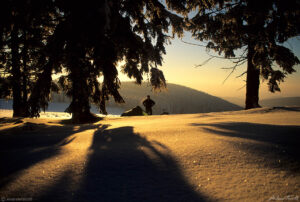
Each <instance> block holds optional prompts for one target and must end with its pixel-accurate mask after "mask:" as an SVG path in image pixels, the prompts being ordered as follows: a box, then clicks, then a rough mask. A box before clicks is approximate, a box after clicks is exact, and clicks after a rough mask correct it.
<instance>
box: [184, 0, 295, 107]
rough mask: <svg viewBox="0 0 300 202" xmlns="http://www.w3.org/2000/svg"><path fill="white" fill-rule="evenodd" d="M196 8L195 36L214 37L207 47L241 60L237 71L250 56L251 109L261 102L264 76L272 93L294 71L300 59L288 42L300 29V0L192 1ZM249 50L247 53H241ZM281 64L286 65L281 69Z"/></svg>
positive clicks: (248, 98) (190, 7)
mask: <svg viewBox="0 0 300 202" xmlns="http://www.w3.org/2000/svg"><path fill="white" fill-rule="evenodd" d="M186 8H187V9H188V10H189V11H191V10H196V15H195V16H194V17H192V18H191V19H190V21H189V23H190V25H188V29H189V30H190V31H191V32H192V34H193V36H194V37H195V39H197V40H200V41H209V43H208V44H207V46H206V47H207V48H208V49H210V50H214V51H216V52H218V53H219V54H220V55H221V54H223V55H224V57H225V58H235V59H237V61H236V64H237V65H235V66H234V67H233V70H234V69H235V68H236V67H237V66H238V65H239V64H241V63H242V62H243V61H244V60H246V61H247V71H246V73H247V81H246V107H245V108H246V109H250V108H255V107H259V85H260V77H262V78H263V79H265V80H268V85H269V90H270V91H271V92H275V91H280V88H279V83H280V82H283V81H284V78H285V77H286V76H287V75H288V74H291V73H293V72H295V70H294V68H293V67H294V66H295V65H296V64H299V63H300V62H299V59H298V58H297V57H296V56H295V55H294V54H293V53H292V52H291V50H289V49H288V48H287V47H285V46H284V45H283V43H284V42H286V41H287V40H288V39H290V38H292V37H295V36H299V33H300V3H299V1H297V0H291V1H283V0H276V1H275V0H267V1H258V0H234V1H232V0H230V1H226V0H225V1H224V0H214V1H210V0H202V1H189V2H188V4H187V6H186ZM236 50H244V51H245V54H246V55H245V57H244V55H242V56H241V57H240V56H239V55H236V52H235V51H236ZM278 67H280V68H281V69H279V68H278Z"/></svg>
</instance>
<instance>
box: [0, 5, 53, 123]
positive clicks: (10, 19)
mask: <svg viewBox="0 0 300 202" xmlns="http://www.w3.org/2000/svg"><path fill="white" fill-rule="evenodd" d="M49 3H50V4H49ZM50 6H51V1H43V2H40V1H3V2H1V6H0V7H1V9H0V34H1V35H0V37H1V38H0V71H1V72H0V75H1V80H0V92H1V93H0V96H1V98H3V97H12V98H13V116H14V117H20V116H22V117H27V116H29V104H28V97H29V95H30V93H31V89H32V87H33V85H34V83H35V81H36V79H37V76H38V73H39V72H40V71H42V69H43V64H42V63H41V62H39V59H40V58H42V56H43V55H44V54H43V52H42V50H43V48H44V46H45V43H46V42H45V40H46V39H47V36H48V35H49V34H50V30H51V29H52V28H53V27H54V23H53V22H52V17H51V7H50Z"/></svg>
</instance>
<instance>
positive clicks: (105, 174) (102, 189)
mask: <svg viewBox="0 0 300 202" xmlns="http://www.w3.org/2000/svg"><path fill="white" fill-rule="evenodd" d="M90 152H91V153H90V155H89V157H88V161H87V166H86V170H85V171H84V173H83V174H82V175H83V178H82V181H81V184H80V185H79V188H78V190H77V191H75V194H74V195H73V196H71V193H70V192H68V191H62V192H64V193H65V194H64V195H61V194H58V190H57V187H60V191H61V190H62V189H65V190H68V185H67V184H66V183H67V182H68V181H69V180H68V179H66V176H69V173H68V172H66V173H65V175H63V177H61V180H60V181H59V182H58V183H57V184H55V185H53V186H52V189H49V190H48V193H45V194H44V195H43V196H42V197H41V198H40V199H41V200H43V201H44V200H47V201H51V200H58V199H61V198H60V196H62V197H63V200H64V201H204V196H201V195H200V194H199V193H197V192H196V191H194V190H193V188H192V186H191V185H190V184H189V183H188V182H187V180H186V179H185V177H184V176H183V173H182V170H181V169H180V167H179V165H178V164H177V163H176V161H175V159H174V158H173V157H172V156H171V154H170V151H169V150H168V148H167V147H166V146H164V145H162V144H160V143H159V144H157V142H149V141H148V140H147V139H146V138H145V137H142V136H141V135H139V134H137V133H134V132H133V127H120V128H114V129H107V127H100V128H99V129H98V130H97V131H96V132H95V134H94V137H93V142H92V145H91V147H90Z"/></svg>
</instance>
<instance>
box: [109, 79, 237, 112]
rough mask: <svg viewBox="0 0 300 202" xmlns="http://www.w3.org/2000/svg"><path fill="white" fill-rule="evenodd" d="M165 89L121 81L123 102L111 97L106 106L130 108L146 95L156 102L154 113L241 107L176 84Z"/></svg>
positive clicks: (220, 109) (209, 110)
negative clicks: (157, 90)
mask: <svg viewBox="0 0 300 202" xmlns="http://www.w3.org/2000/svg"><path fill="white" fill-rule="evenodd" d="M167 87H168V89H167V91H162V92H159V93H156V92H152V91H151V86H149V85H147V84H146V83H144V84H142V85H137V84H135V83H133V82H122V85H121V89H120V93H121V95H122V96H123V98H124V100H125V102H126V103H125V104H122V105H120V104H116V103H114V101H113V99H112V100H110V101H109V103H108V106H111V107H116V106H119V107H122V108H123V109H125V110H126V109H130V108H133V107H135V106H137V105H139V106H143V105H142V101H143V100H144V99H145V98H146V96H147V95H150V96H151V99H153V100H154V101H155V102H156V105H155V106H154V107H153V113H154V114H161V113H162V112H164V111H166V112H169V113H171V114H186V113H202V112H219V111H232V110H240V109H242V108H241V107H239V106H237V105H235V104H232V103H230V102H228V101H225V100H223V99H221V98H218V97H215V96H212V95H209V94H207V93H204V92H201V91H197V90H194V89H191V88H188V87H185V86H181V85H177V84H168V85H167Z"/></svg>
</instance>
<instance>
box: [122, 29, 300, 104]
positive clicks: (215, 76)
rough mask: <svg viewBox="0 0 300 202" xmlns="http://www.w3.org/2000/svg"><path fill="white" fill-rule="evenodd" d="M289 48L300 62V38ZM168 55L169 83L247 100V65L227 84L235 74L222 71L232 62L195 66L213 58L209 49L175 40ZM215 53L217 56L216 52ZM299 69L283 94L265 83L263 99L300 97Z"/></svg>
mask: <svg viewBox="0 0 300 202" xmlns="http://www.w3.org/2000/svg"><path fill="white" fill-rule="evenodd" d="M183 40H184V41H187V42H192V43H200V42H198V41H195V40H193V39H192V38H191V37H190V34H189V33H186V35H185V37H184V39H183ZM286 46H287V47H289V48H290V49H292V51H293V52H294V54H296V55H297V56H298V58H299V59H300V38H298V39H296V38H295V39H292V40H289V43H287V44H286ZM166 51H167V54H166V55H164V63H163V65H162V66H161V67H159V68H160V69H161V70H163V72H164V75H165V77H166V80H167V82H169V83H175V84H180V85H184V86H187V87H190V88H194V89H197V90H200V91H203V92H206V93H208V94H211V95H214V96H218V97H238V98H244V97H245V93H246V88H245V87H244V86H245V79H246V77H245V75H244V76H243V77H240V78H236V77H237V76H239V75H240V74H242V73H243V72H244V71H245V70H246V64H245V65H243V66H240V67H238V68H237V70H236V71H235V72H234V73H233V74H232V75H231V76H230V77H229V78H228V79H227V80H226V82H225V83H223V81H224V80H225V79H226V77H227V76H228V74H229V73H230V71H231V70H224V69H221V68H222V67H231V66H233V63H231V62H230V61H228V60H224V59H213V60H211V61H210V62H208V63H207V64H206V65H204V66H201V67H197V68H195V65H197V64H201V63H202V62H204V61H205V60H206V59H207V58H209V56H208V55H207V53H206V51H205V48H204V47H200V46H193V45H189V44H185V43H183V42H182V41H181V40H179V39H174V40H173V41H172V44H171V45H168V46H167V48H166ZM211 53H212V54H214V52H213V51H212V52H211ZM214 55H216V54H214ZM295 69H296V71H297V72H295V73H293V74H292V75H289V76H288V77H287V78H286V80H285V82H284V83H281V85H280V87H281V92H280V93H279V92H277V93H271V92H268V86H267V81H264V82H263V81H261V86H260V98H261V99H264V98H270V97H288V96H300V85H299V81H300V65H298V66H296V68H295ZM120 79H121V81H126V80H129V79H128V78H127V77H126V76H124V75H122V74H120ZM145 79H146V77H145Z"/></svg>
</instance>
